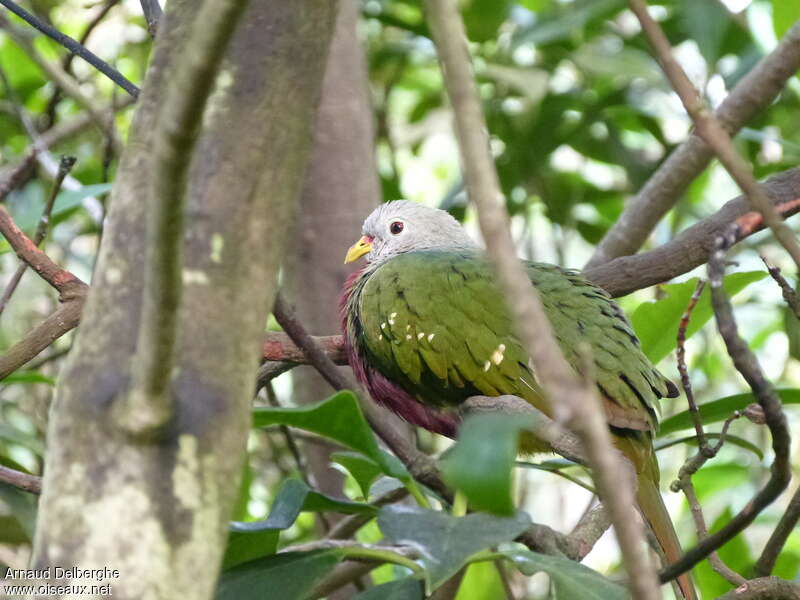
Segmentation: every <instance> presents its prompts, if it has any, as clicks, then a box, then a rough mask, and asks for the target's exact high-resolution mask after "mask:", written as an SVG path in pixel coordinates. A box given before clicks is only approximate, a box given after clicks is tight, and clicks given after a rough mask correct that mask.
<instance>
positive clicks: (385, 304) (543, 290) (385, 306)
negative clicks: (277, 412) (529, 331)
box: [340, 200, 696, 599]
mask: <svg viewBox="0 0 800 600" xmlns="http://www.w3.org/2000/svg"><path fill="white" fill-rule="evenodd" d="M362 234H363V236H362V237H361V239H360V240H359V241H358V242H356V243H355V244H354V245H353V246H352V247H351V248H350V249H349V251H348V252H347V256H346V258H345V262H346V263H349V262H352V261H355V260H357V259H359V258H360V257H362V256H366V259H367V266H366V267H365V268H364V269H362V270H361V271H358V272H356V273H354V274H353V275H352V276H351V277H350V278H349V279H348V281H347V283H346V284H345V287H344V290H343V293H342V298H341V302H340V306H341V316H342V326H343V330H344V337H345V345H346V348H347V353H348V360H349V363H350V365H351V367H352V368H353V371H354V373H355V375H356V377H357V378H358V380H359V381H360V382H361V383H362V384H363V385H364V386H365V387H366V388H367V389H368V390H369V392H370V394H371V395H372V397H373V398H374V399H375V400H376V401H377V402H379V403H381V404H384V405H385V406H387V407H389V408H390V409H392V410H393V411H394V412H396V413H397V414H399V415H400V416H401V417H403V418H404V419H406V420H407V421H409V422H411V423H413V424H415V425H418V426H420V427H424V428H425V429H428V430H430V431H434V432H436V433H439V434H442V435H445V436H449V437H455V435H456V432H457V429H458V424H459V411H458V406H459V404H461V403H462V402H464V401H465V400H466V399H467V398H469V397H471V396H477V395H483V396H499V395H504V394H511V395H514V396H518V397H520V398H523V399H525V400H526V401H528V402H530V403H531V404H532V405H533V406H535V407H536V408H537V409H539V410H541V411H542V412H544V413H545V414H547V415H552V413H553V410H552V403H553V402H558V398H550V399H547V398H545V396H544V394H543V393H542V390H541V387H540V385H539V384H538V382H537V380H536V374H535V372H534V370H533V368H532V366H531V362H530V359H529V356H528V353H527V352H526V351H525V350H524V348H523V347H522V344H521V342H520V340H519V339H518V338H517V336H516V335H515V333H514V329H513V327H512V323H511V318H510V316H509V312H508V310H507V307H506V304H505V301H504V299H503V295H502V293H501V291H500V289H499V288H498V286H497V284H496V282H495V280H494V277H493V274H492V270H491V268H490V266H489V264H488V262H487V260H486V258H485V256H484V253H483V251H482V250H481V248H480V247H478V246H477V244H476V243H475V242H474V241H473V240H472V239H471V238H470V237H469V235H467V233H466V231H464V229H463V228H462V227H461V225H460V224H459V223H458V222H457V221H456V220H455V219H454V218H453V217H451V216H450V215H449V214H448V213H446V212H445V211H442V210H438V209H435V208H429V207H426V206H422V205H419V204H415V203H413V202H409V201H404V200H398V201H394V202H388V203H386V204H383V205H381V206H379V207H378V208H377V209H375V210H374V211H373V212H372V214H370V215H369V217H367V219H366V221H365V222H364V225H363V229H362ZM525 267H526V270H527V273H528V277H529V278H530V281H531V284H532V285H533V286H535V287H536V289H537V291H538V292H539V296H540V298H541V300H542V303H543V305H544V309H545V311H546V313H547V316H548V318H549V319H550V322H551V323H552V325H553V330H554V333H555V336H556V339H557V340H558V343H559V345H560V347H561V350H562V352H563V353H564V356H565V357H566V359H567V361H568V362H569V363H570V364H571V365H572V366H573V367H574V368H575V369H578V365H580V364H581V357H580V355H579V350H578V349H579V347H580V346H581V344H582V343H588V344H589V346H590V348H591V355H592V358H593V360H594V376H595V379H596V382H597V386H598V388H599V390H600V395H601V397H602V399H603V405H604V408H605V412H606V418H607V420H608V424H609V427H610V429H611V432H612V434H613V440H614V444H615V445H616V446H617V448H619V449H620V450H621V451H622V452H623V453H624V454H625V456H626V457H628V459H629V460H630V461H631V462H632V463H633V465H634V466H635V468H636V472H637V476H638V490H637V502H638V505H639V510H640V512H641V513H642V515H643V516H644V518H645V520H646V521H647V522H648V523H649V525H650V527H651V529H652V531H653V533H654V534H655V536H656V538H657V539H658V541H659V544H660V545H661V547H662V549H663V551H664V555H665V557H666V558H667V560H669V561H670V562H671V561H674V560H676V559H677V558H678V557H679V556H680V554H681V548H680V543H679V542H678V538H677V535H676V533H675V529H674V527H673V525H672V521H671V520H670V517H669V513H668V512H667V509H666V507H665V506H664V502H663V500H662V498H661V493H660V491H659V488H658V482H659V470H658V462H657V461H656V456H655V452H654V450H653V443H652V438H653V433H654V431H655V430H656V428H657V426H658V418H657V413H656V408H655V407H656V404H657V402H658V400H659V398H663V397H676V396H678V393H679V392H678V389H677V388H676V387H675V385H674V384H673V383H672V382H671V381H669V380H668V379H667V378H666V377H665V376H664V375H662V374H661V373H660V372H659V371H658V370H657V369H656V368H655V367H654V366H653V364H652V363H651V362H650V361H649V360H648V359H647V357H646V356H645V355H644V353H643V352H642V350H641V347H640V344H639V340H638V339H637V337H636V334H635V333H634V332H633V329H632V327H631V324H630V323H629V322H628V320H627V318H626V317H625V314H624V313H623V312H622V309H621V308H620V307H619V306H618V305H617V304H616V303H615V302H614V301H613V300H612V299H611V297H610V296H609V295H608V294H607V293H606V292H605V291H604V290H602V289H600V288H599V287H597V286H595V285H593V284H592V283H590V282H589V281H587V280H586V279H584V278H583V277H582V276H581V275H580V274H579V273H578V272H577V271H573V270H568V269H562V268H561V267H558V266H555V265H550V264H545V263H538V262H526V263H525ZM531 438H532V436H523V438H522V443H521V447H520V450H521V451H522V452H524V453H532V452H541V451H548V450H549V448H548V446H547V445H546V444H544V443H542V442H541V441H539V440H534V439H531ZM678 583H679V585H680V587H681V590H682V592H683V595H684V596H685V597H686V598H690V599H693V598H695V597H696V596H695V594H694V589H693V587H692V585H691V582H690V580H689V578H688V576H687V575H683V576H682V577H681V578H680V579H679V581H678Z"/></svg>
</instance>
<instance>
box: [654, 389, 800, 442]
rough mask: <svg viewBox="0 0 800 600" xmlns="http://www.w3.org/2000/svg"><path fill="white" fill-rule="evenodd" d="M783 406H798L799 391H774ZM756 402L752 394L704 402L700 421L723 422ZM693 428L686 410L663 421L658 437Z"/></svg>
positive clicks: (709, 422)
mask: <svg viewBox="0 0 800 600" xmlns="http://www.w3.org/2000/svg"><path fill="white" fill-rule="evenodd" d="M775 392H776V393H777V394H778V396H779V397H780V399H781V402H783V403H784V404H800V389H793V388H789V389H784V390H775ZM753 402H756V397H755V396H754V395H753V394H752V393H747V394H735V395H733V396H726V397H725V398H720V399H719V400H714V401H712V402H706V403H705V404H701V405H700V406H698V409H699V411H700V419H701V420H702V422H703V424H704V425H709V424H711V423H717V422H719V421H724V420H725V419H727V418H728V417H730V416H731V415H732V414H733V413H734V412H735V411H737V410H744V409H745V408H746V407H747V406H748V405H750V404H752V403H753ZM693 427H694V423H693V422H692V417H691V415H690V413H689V411H688V410H684V411H682V412H679V413H678V414H676V415H673V416H671V417H670V418H668V419H664V421H662V423H661V425H660V426H659V429H658V437H659V438H661V437H664V436H666V435H669V434H671V433H675V432H676V431H681V430H682V429H691V428H693Z"/></svg>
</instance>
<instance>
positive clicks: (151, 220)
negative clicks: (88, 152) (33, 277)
mask: <svg viewBox="0 0 800 600" xmlns="http://www.w3.org/2000/svg"><path fill="white" fill-rule="evenodd" d="M246 6H247V1H246V0H224V1H223V0H207V1H206V2H204V3H203V4H202V6H201V8H200V10H199V14H198V15H197V18H196V19H195V20H194V27H193V30H192V32H191V34H190V37H189V39H188V43H187V47H186V48H185V50H184V53H183V54H182V57H181V58H180V59H179V62H178V64H176V65H174V69H173V72H174V76H173V77H172V78H171V79H170V83H169V85H168V88H167V91H166V97H165V100H164V105H163V107H162V110H161V111H160V112H159V119H158V122H157V126H156V131H157V132H158V133H157V135H156V136H155V140H154V149H153V150H154V154H155V156H154V160H153V183H152V185H153V190H154V193H153V194H152V196H151V198H152V202H151V206H150V210H149V211H148V233H147V236H148V243H147V253H146V262H145V264H146V271H145V279H144V296H143V297H144V302H143V305H142V323H141V326H140V328H139V336H138V339H137V342H136V353H135V354H134V360H133V364H132V365H131V390H130V394H129V395H127V396H126V398H125V400H124V401H123V402H121V403H120V404H119V405H118V406H117V410H118V411H119V412H118V417H119V418H120V419H121V421H120V424H121V425H123V426H124V427H125V428H126V429H128V430H129V431H131V432H133V433H145V432H148V431H151V430H153V429H155V428H158V427H161V426H162V425H164V424H165V423H166V422H167V421H168V420H169V419H170V418H171V417H172V415H173V406H172V404H173V402H172V397H171V391H170V382H171V380H172V375H173V374H172V365H173V363H174V350H175V344H176V342H177V324H178V309H179V306H180V299H181V291H182V287H183V280H182V277H183V273H182V266H183V261H182V253H183V235H182V232H183V213H184V204H185V197H186V186H187V177H188V172H189V165H190V163H191V159H192V155H193V150H194V147H195V143H196V141H197V132H198V131H199V128H200V125H201V123H202V115H203V111H204V109H205V107H206V102H207V101H208V97H209V96H210V94H211V91H212V90H213V87H214V82H215V80H216V75H217V71H218V69H219V66H220V64H221V63H222V59H223V57H224V55H225V48H226V47H227V45H228V42H229V41H230V39H231V37H232V35H233V32H234V28H235V27H236V23H237V22H238V20H239V17H240V16H241V14H242V12H243V11H244V8H245V7H246ZM187 90H192V92H191V93H187Z"/></svg>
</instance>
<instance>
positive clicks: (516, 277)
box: [425, 0, 661, 600]
mask: <svg viewBox="0 0 800 600" xmlns="http://www.w3.org/2000/svg"><path fill="white" fill-rule="evenodd" d="M425 5H426V7H427V10H428V17H429V19H428V20H429V24H430V27H431V30H432V32H433V37H434V41H435V43H436V46H437V49H438V53H439V60H440V62H441V64H442V66H443V69H442V71H443V75H444V80H445V87H446V89H447V93H448V96H449V98H450V102H451V103H452V105H453V109H454V113H455V124H456V133H457V137H458V141H459V148H460V151H461V159H462V166H463V171H464V178H465V181H466V183H467V190H468V192H469V196H470V199H471V200H472V201H473V202H475V204H476V205H477V207H478V219H479V222H480V226H481V231H482V233H483V237H484V239H485V240H486V245H487V255H488V257H489V260H490V262H491V263H492V266H493V267H494V270H495V272H496V273H497V276H498V281H499V283H500V287H501V289H502V290H503V292H504V295H505V297H506V298H507V299H508V300H509V308H510V309H511V314H512V316H513V320H514V323H515V326H516V330H517V331H518V333H519V334H520V337H521V339H522V340H523V342H524V346H525V348H526V350H527V351H528V352H529V353H530V356H531V359H532V361H533V366H534V369H535V370H536V372H537V374H538V376H539V379H540V383H541V384H542V386H543V387H544V389H545V392H546V394H547V396H548V397H550V398H558V399H559V402H557V403H554V405H553V410H554V412H555V415H556V420H562V419H564V418H565V417H566V418H568V419H569V422H570V424H571V426H572V427H571V428H572V429H573V430H575V431H576V432H577V434H578V436H579V437H580V439H581V442H582V444H583V447H584V449H585V451H586V454H587V457H588V458H589V463H590V465H591V466H592V473H593V477H594V479H595V482H596V484H597V487H598V490H599V491H600V496H601V498H602V499H603V503H604V505H605V506H606V509H607V510H608V511H609V514H610V515H611V517H612V521H613V523H614V528H615V531H616V533H617V538H618V540H619V543H620V548H621V551H622V555H623V557H624V564H625V568H626V571H627V573H628V576H629V579H628V584H629V587H630V589H631V592H632V595H633V596H634V598H637V599H653V600H656V599H657V598H659V597H660V595H661V594H660V592H659V586H658V578H657V577H656V570H655V566H654V565H653V563H652V561H650V560H649V557H648V556H647V553H646V552H645V546H646V544H645V532H644V527H643V525H642V523H641V522H639V521H638V520H636V519H631V518H630V507H631V506H633V505H634V504H635V500H634V493H633V486H632V483H633V482H632V480H631V478H630V477H629V475H630V474H629V473H628V472H626V469H625V466H624V465H623V463H622V462H621V461H620V457H619V453H618V452H617V451H615V450H614V447H613V446H612V444H611V434H610V432H609V430H608V426H607V424H606V421H605V418H604V415H603V412H602V408H601V406H600V401H599V398H598V397H597V392H596V388H595V386H594V384H593V383H592V382H590V381H587V380H584V379H582V378H581V377H579V376H578V375H577V374H576V373H575V372H574V371H573V370H572V368H571V367H570V366H569V364H568V363H567V362H566V360H565V359H564V357H563V355H562V354H561V350H560V349H559V346H558V343H557V342H556V340H555V338H554V336H553V331H552V326H551V324H550V322H549V320H548V318H547V316H546V314H545V313H544V309H543V307H542V304H541V300H540V299H539V298H538V296H537V295H536V292H535V290H534V288H533V287H532V286H531V285H530V283H529V282H528V278H527V276H526V274H525V272H524V270H523V268H522V265H521V264H520V262H519V261H518V260H517V258H516V252H515V249H514V244H513V241H512V239H511V234H510V231H509V224H508V214H507V212H506V208H505V198H504V196H503V194H502V192H501V190H500V185H499V181H498V178H497V172H496V170H495V166H494V162H493V160H492V156H491V153H490V150H489V133H488V130H487V127H486V121H485V118H484V115H483V111H482V107H481V101H480V98H479V96H478V91H477V88H476V84H475V80H474V77H473V73H472V67H471V62H470V57H469V51H468V48H467V38H466V32H465V30H464V23H463V21H462V20H461V15H460V13H459V9H458V4H457V2H456V0H427V2H426V3H425ZM565 413H571V414H565ZM626 482H627V483H628V485H625V483H626Z"/></svg>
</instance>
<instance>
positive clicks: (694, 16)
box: [679, 0, 731, 70]
mask: <svg viewBox="0 0 800 600" xmlns="http://www.w3.org/2000/svg"><path fill="white" fill-rule="evenodd" d="M679 14H680V15H681V22H682V25H683V28H684V30H685V31H686V32H687V33H688V34H689V37H690V38H691V39H693V40H694V41H695V42H697V46H698V48H699V49H700V53H701V54H702V55H703V58H705V59H706V62H708V66H709V69H712V70H713V68H714V64H715V63H716V62H717V59H718V58H719V57H720V50H721V48H722V43H723V41H724V39H725V35H726V33H727V31H728V29H729V28H730V26H731V18H730V13H729V12H728V10H727V9H726V8H725V7H724V6H723V5H722V3H719V2H697V0H682V1H681V7H680V10H679Z"/></svg>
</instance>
